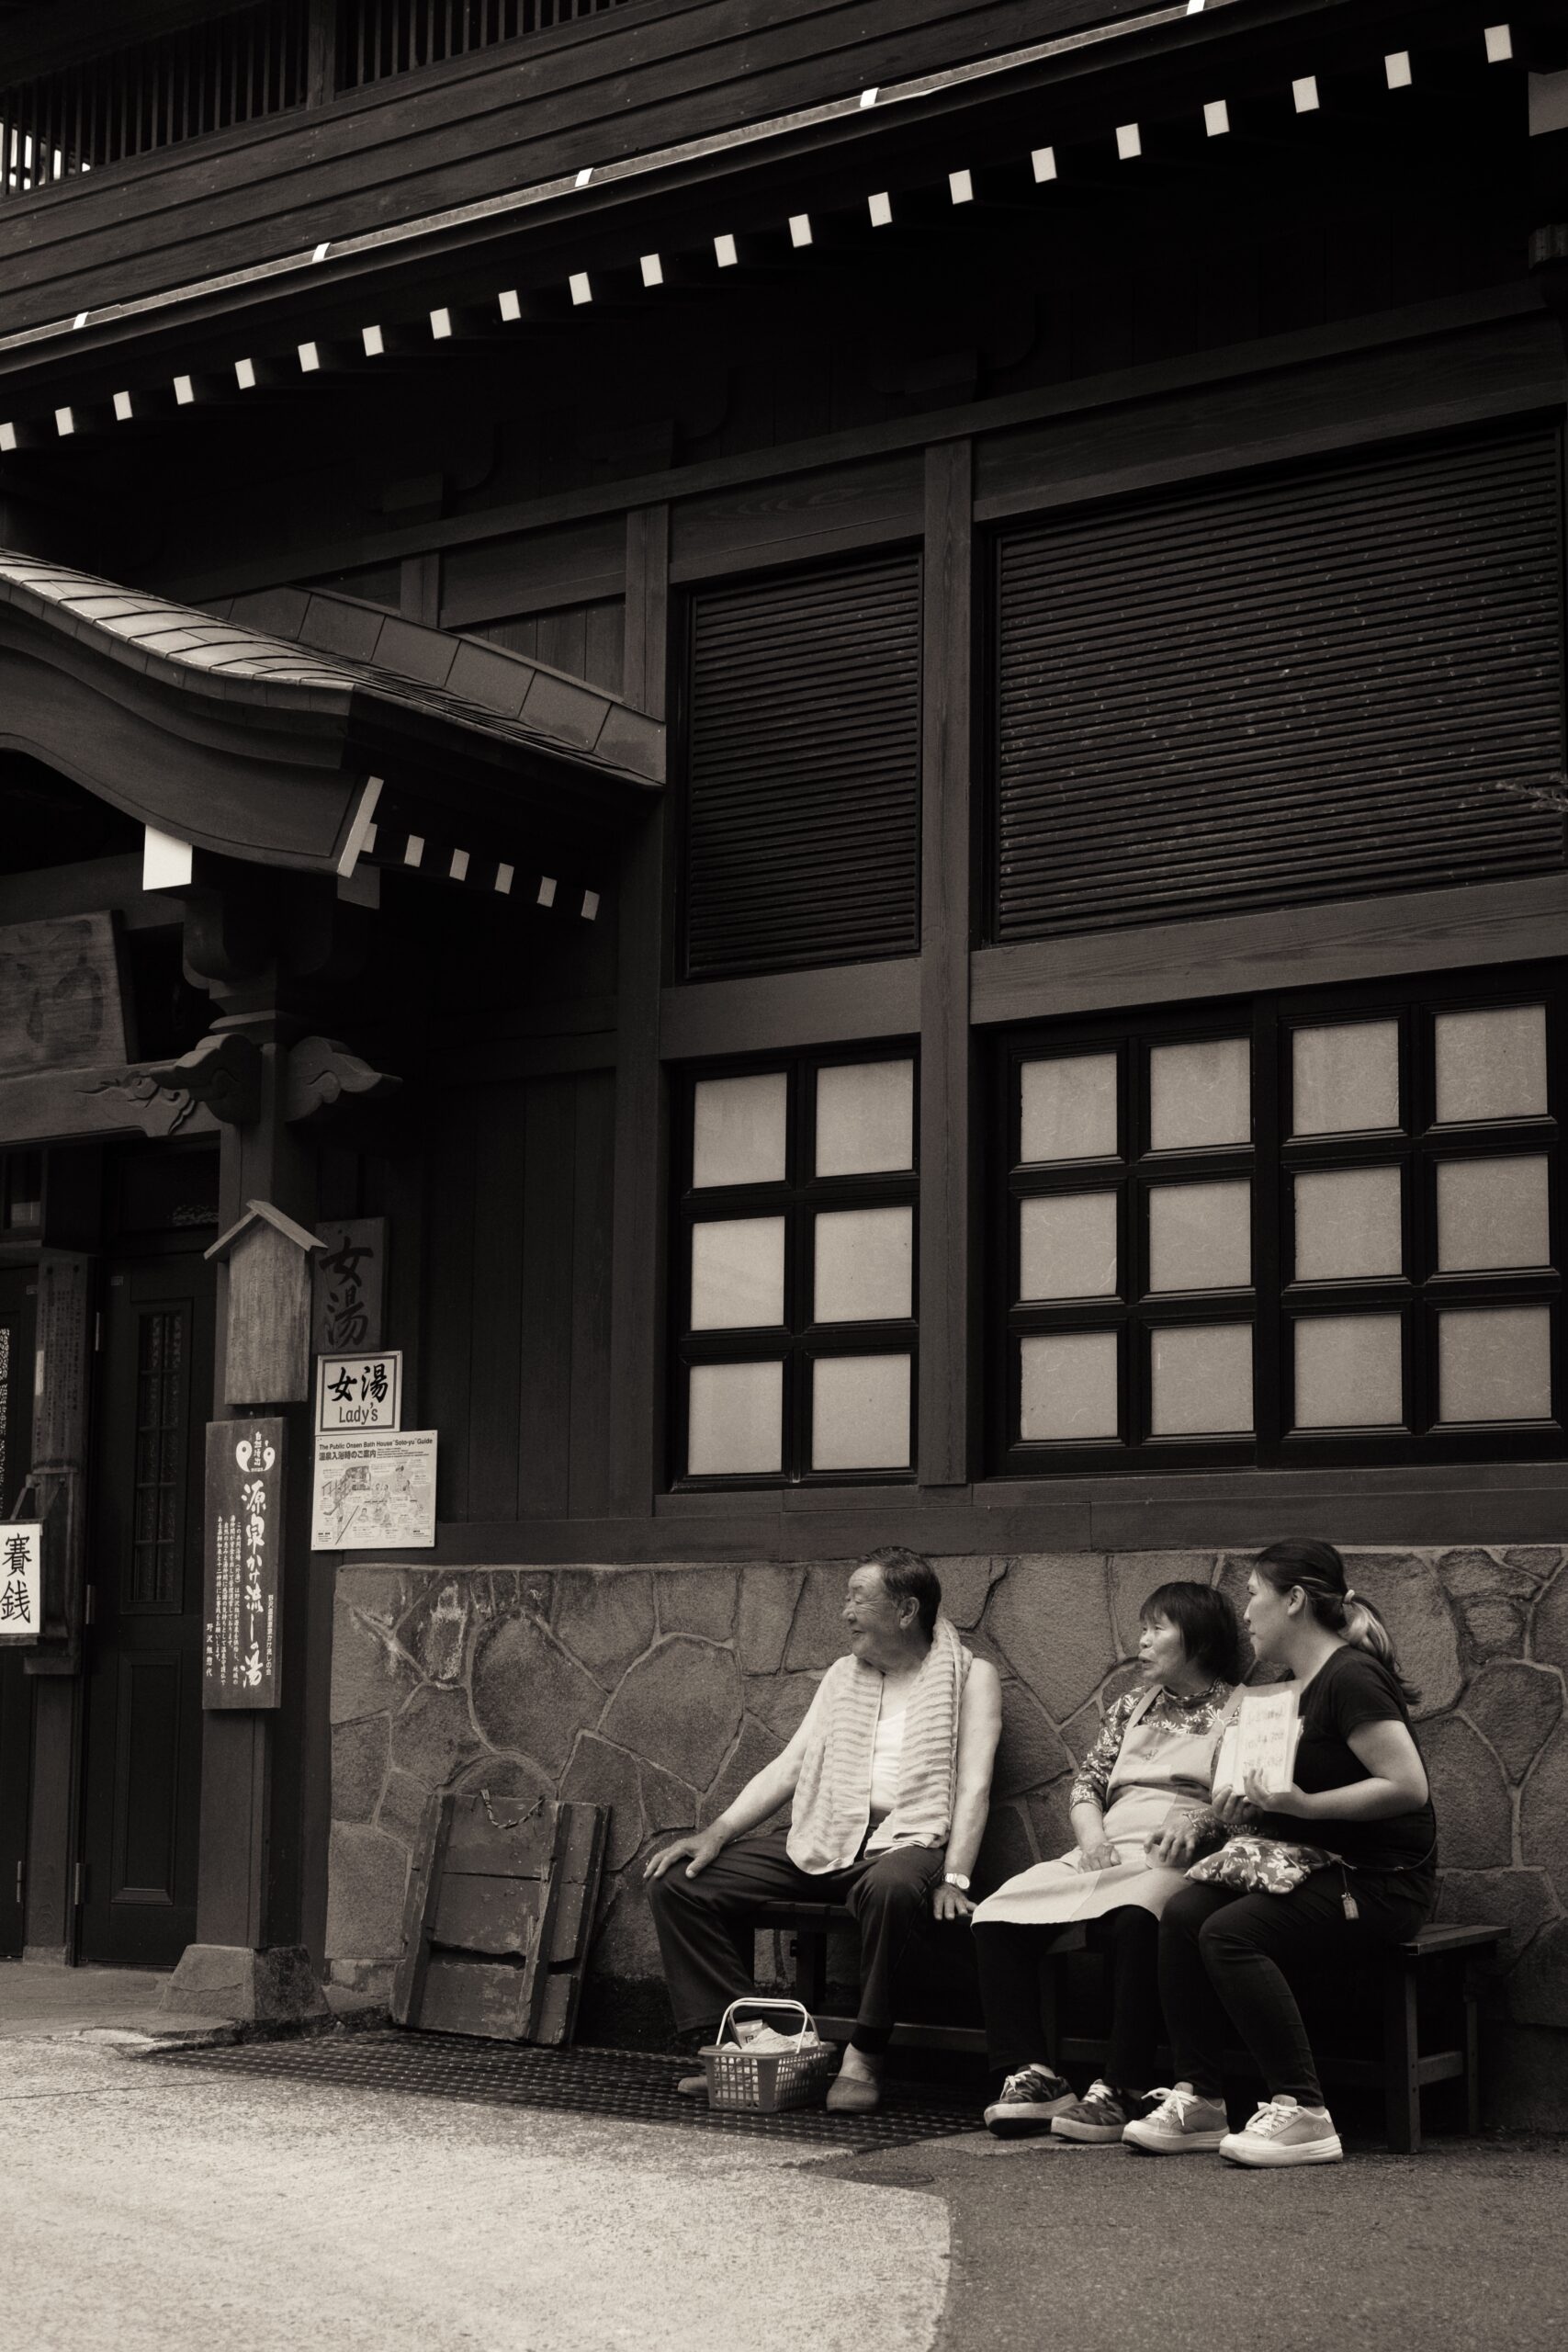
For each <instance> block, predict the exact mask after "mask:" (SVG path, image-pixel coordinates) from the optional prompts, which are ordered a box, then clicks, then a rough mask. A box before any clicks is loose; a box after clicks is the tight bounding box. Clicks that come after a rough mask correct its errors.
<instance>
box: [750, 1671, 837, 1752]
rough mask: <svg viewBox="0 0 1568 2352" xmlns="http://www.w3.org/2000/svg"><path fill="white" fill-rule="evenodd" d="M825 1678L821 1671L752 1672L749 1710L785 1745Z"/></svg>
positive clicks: (792, 1735) (793, 1734)
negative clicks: (816, 1672)
mask: <svg viewBox="0 0 1568 2352" xmlns="http://www.w3.org/2000/svg"><path fill="white" fill-rule="evenodd" d="M821 1679H822V1678H821V1676H820V1675H817V1674H749V1675H748V1676H747V1677H746V1708H747V1712H748V1713H750V1714H753V1715H755V1716H756V1718H757V1720H758V1722H759V1723H763V1724H766V1725H767V1727H768V1729H769V1730H770V1731H771V1732H772V1733H773V1736H774V1737H775V1738H776V1739H777V1740H778V1741H779V1743H780V1745H781V1746H783V1745H784V1743H785V1742H787V1741H789V1740H791V1739H793V1738H794V1737H795V1733H796V1731H797V1730H798V1729H799V1727H800V1724H801V1722H802V1720H803V1719H804V1717H805V1714H806V1711H807V1707H809V1706H810V1704H811V1702H812V1700H813V1699H814V1698H815V1697H816V1696H817V1688H818V1683H819V1682H820V1680H821Z"/></svg>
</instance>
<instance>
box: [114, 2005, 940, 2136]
mask: <svg viewBox="0 0 1568 2352" xmlns="http://www.w3.org/2000/svg"><path fill="white" fill-rule="evenodd" d="M149 2063H151V2064H157V2065H162V2066H194V2067H201V2068H210V2069H212V2070H213V2071H215V2072H217V2073H220V2074H233V2073H236V2072H238V2073H242V2074H248V2075H272V2076H274V2077H275V2078H276V2079H278V2080H280V2081H286V2082H294V2083H324V2084H333V2085H337V2086H342V2087H343V2088H344V2089H354V2090H376V2091H396V2092H405V2093H408V2092H412V2094H414V2095H415V2096H416V2097H419V2098H453V2099H467V2100H470V2101H473V2102H475V2103H476V2104H478V2105H479V2106H481V2107H543V2108H556V2109H562V2110H565V2111H566V2112H568V2113H570V2114H573V2115H603V2116H606V2117H611V2116H613V2117H615V2118H616V2119H618V2120H624V2121H631V2122H637V2123H669V2124H675V2125H678V2126H680V2127H682V2128H683V2129H684V2130H686V2131H728V2132H731V2133H734V2132H739V2133H742V2134H750V2133H755V2132H759V2131H765V2132H767V2133H769V2134H770V2135H771V2136H772V2137H773V2139H775V2140H785V2141H791V2140H793V2141H799V2142H802V2143H807V2144H808V2145H811V2146H816V2147H831V2148H836V2149H838V2150H839V2151H840V2154H844V2155H853V2154H858V2153H860V2152H861V2151H862V2150H865V2151H870V2150H873V2149H877V2148H905V2147H909V2146H911V2145H912V2144H913V2143H915V2142H916V2141H919V2140H931V2139H940V2138H945V2137H947V2136H949V2135H951V2134H953V2133H956V2132H960V2131H974V2130H975V2129H976V2115H975V2102H974V2099H973V2098H965V2099H962V2100H960V2099H958V2098H951V2099H950V2098H944V2097H943V2096H942V2094H940V2093H933V2092H932V2091H931V2089H930V2088H929V2087H928V2086H922V2085H915V2084H909V2085H903V2084H898V2083H894V2084H891V2085H890V2086H888V2089H887V2093H886V2101H885V2104H884V2105H883V2106H882V2107H880V2108H878V2109H877V2110H876V2111H875V2113H874V2114H872V2115H829V2114H828V2113H827V2112H826V2111H825V2110H824V2109H821V2108H795V2109H791V2110H789V2111H788V2112H787V2113H785V2114H783V2115H751V2114H746V2113H741V2112H736V2111H732V2110H729V2109H711V2108H709V2107H708V2105H707V2103H706V2101H705V2100H704V2099H696V2098H681V2096H680V2094H679V2093H678V2092H677V2090H676V2088H675V2085H676V2082H677V2081H678V2079H679V2077H680V2076H681V2075H682V2074H683V2073H687V2072H689V2071H691V2068H690V2062H688V2063H687V2064H685V2065H682V2063H681V2062H680V2061H679V2060H677V2059H673V2058H660V2057H649V2055H647V2054H646V2053H645V2052H641V2051H631V2050H536V2049H533V2048H531V2047H528V2046H526V2045H523V2044H518V2043H513V2042H496V2041H475V2040H473V2039H471V2038H470V2037H469V2036H468V2035H464V2034H452V2033H398V2032H384V2033H377V2032H366V2033H354V2034H346V2035H344V2037H343V2038H342V2039H341V2040H340V2039H338V2038H337V2037H336V2036H331V2037H320V2038H318V2037H315V2036H310V2037H307V2038H306V2039H304V2040H302V2041H249V2042H240V2043H236V2044H231V2045H230V2046H229V2047H228V2048H219V2049H213V2050H169V2051H160V2052H156V2053H155V2054H152V2055H151V2056H150V2060H149Z"/></svg>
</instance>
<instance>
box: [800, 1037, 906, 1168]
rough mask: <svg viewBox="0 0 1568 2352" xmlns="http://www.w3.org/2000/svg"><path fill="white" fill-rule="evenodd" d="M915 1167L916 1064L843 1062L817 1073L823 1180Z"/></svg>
mask: <svg viewBox="0 0 1568 2352" xmlns="http://www.w3.org/2000/svg"><path fill="white" fill-rule="evenodd" d="M914 1164H915V1065H914V1063H913V1062H844V1063H841V1064H831V1065H829V1068H827V1069H820V1070H818V1073H817V1173H818V1176H870V1175H874V1174H877V1173H879V1172H881V1171H883V1170H896V1169H900V1168H912V1167H913V1166H914Z"/></svg>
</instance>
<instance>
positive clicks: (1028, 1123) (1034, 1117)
mask: <svg viewBox="0 0 1568 2352" xmlns="http://www.w3.org/2000/svg"><path fill="white" fill-rule="evenodd" d="M1021 1079H1022V1094H1023V1120H1022V1135H1021V1142H1020V1157H1021V1159H1026V1160H1044V1159H1115V1157H1116V1142H1117V1138H1116V1057H1115V1055H1114V1054H1072V1055H1068V1056H1065V1057H1062V1058H1061V1059H1058V1060H1054V1061H1048V1062H1025V1063H1024V1065H1023V1069H1022V1071H1021Z"/></svg>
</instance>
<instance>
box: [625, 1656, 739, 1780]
mask: <svg viewBox="0 0 1568 2352" xmlns="http://www.w3.org/2000/svg"><path fill="white" fill-rule="evenodd" d="M739 1727H740V1677H739V1674H738V1673H737V1671H736V1667H735V1659H734V1657H733V1656H732V1655H731V1653H730V1652H729V1651H728V1650H721V1649H716V1648H715V1647H714V1646H713V1645H712V1644H711V1643H708V1642H699V1641H694V1640H693V1639H692V1637H691V1636H690V1635H689V1634H673V1635H671V1637H670V1638H669V1639H668V1640H665V1641H661V1642H660V1643H659V1644H658V1645H657V1646H656V1647H655V1648H654V1649H652V1650H650V1651H649V1655H648V1656H647V1657H644V1658H639V1659H638V1661H637V1665H636V1666H634V1667H633V1668H632V1669H631V1671H630V1673H629V1674H628V1675H627V1676H626V1679H625V1681H624V1682H623V1683H622V1684H621V1687H620V1689H619V1690H618V1691H616V1693H615V1697H614V1699H612V1700H611V1702H610V1706H609V1710H608V1713H606V1715H605V1717H604V1724H603V1725H602V1729H603V1731H604V1736H605V1738H606V1739H612V1740H614V1741H615V1744H616V1745H617V1746H618V1747H629V1748H630V1749H631V1751H632V1753H633V1754H634V1755H636V1756H640V1757H645V1758H647V1759H648V1761H649V1763H652V1764H660V1765H662V1766H663V1767H664V1769H665V1770H667V1771H672V1772H674V1773H675V1774H676V1776H677V1778H678V1779H680V1780H682V1781H690V1782H691V1784H692V1786H693V1787H694V1788H697V1789H705V1788H706V1787H707V1785H708V1783H709V1781H712V1779H713V1777H714V1775H715V1773H716V1772H717V1770H719V1767H720V1766H721V1765H722V1764H723V1762H724V1760H725V1758H726V1757H727V1756H728V1753H729V1750H730V1747H731V1746H732V1745H733V1742H734V1739H735V1735H736V1733H737V1731H738V1730H739Z"/></svg>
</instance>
